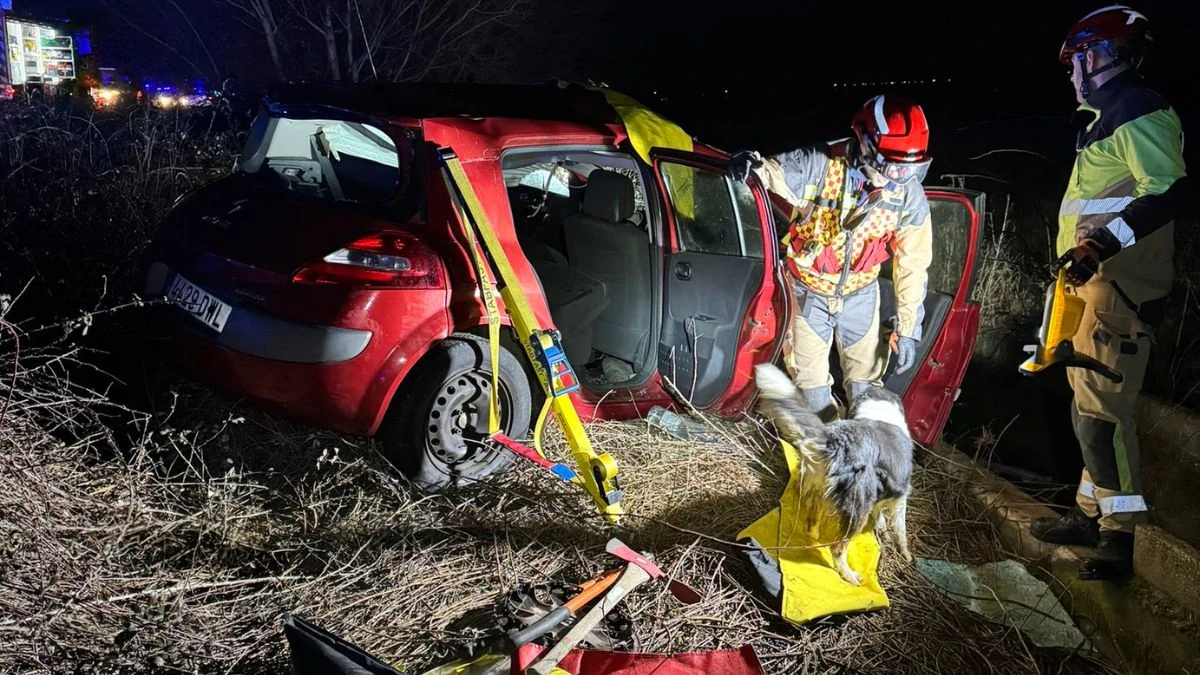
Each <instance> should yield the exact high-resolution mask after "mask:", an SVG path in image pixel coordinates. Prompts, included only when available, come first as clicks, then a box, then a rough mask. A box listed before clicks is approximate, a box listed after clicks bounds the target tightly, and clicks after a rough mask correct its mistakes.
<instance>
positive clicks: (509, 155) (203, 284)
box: [145, 85, 983, 487]
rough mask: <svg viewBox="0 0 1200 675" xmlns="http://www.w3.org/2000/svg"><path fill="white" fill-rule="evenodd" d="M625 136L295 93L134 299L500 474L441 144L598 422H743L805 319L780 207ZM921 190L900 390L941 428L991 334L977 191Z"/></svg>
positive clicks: (448, 90) (537, 118)
mask: <svg viewBox="0 0 1200 675" xmlns="http://www.w3.org/2000/svg"><path fill="white" fill-rule="evenodd" d="M627 138H628V134H627V131H626V129H625V127H624V126H623V125H622V123H621V121H620V119H619V118H618V117H617V115H616V114H615V111H614V110H613V109H612V108H611V107H609V106H608V104H607V103H606V101H605V100H604V98H603V96H602V95H601V94H599V93H596V92H592V91H588V90H578V91H577V90H575V89H558V88H555V87H538V86H521V87H510V86H500V85H469V86H467V85H389V86H384V85H361V86H353V87H344V88H339V87H325V86H317V85H291V86H287V87H284V88H282V89H281V90H280V91H279V92H277V93H276V94H275V95H273V96H272V97H270V99H269V102H268V103H267V104H265V105H264V107H263V108H262V110H261V113H260V115H259V117H258V119H257V121H256V122H255V123H254V125H253V128H252V130H251V132H250V134H249V137H248V138H247V140H246V144H245V148H244V150H243V152H242V154H241V157H240V158H239V160H238V162H237V165H236V169H235V171H234V172H233V174H232V175H231V176H229V177H226V178H222V179H220V180H217V181H215V182H213V183H211V184H209V185H206V186H204V187H201V188H199V189H197V190H195V191H193V192H191V193H190V194H188V195H186V196H184V197H182V198H181V199H180V200H179V201H178V203H177V204H176V205H175V206H174V208H173V209H172V210H171V211H170V213H169V214H168V215H167V216H166V218H165V220H164V221H163V222H162V225H161V229H160V231H159V232H158V234H157V236H156V238H155V239H154V242H153V245H152V246H151V248H150V250H149V253H148V257H147V260H146V264H145V292H146V293H147V294H148V296H149V297H166V298H168V299H169V300H171V301H172V303H171V304H173V305H174V306H167V307H160V308H158V309H161V310H163V311H164V312H165V313H164V314H163V315H161V316H160V318H159V320H158V321H157V323H156V324H155V325H156V326H157V327H158V328H160V329H162V330H163V331H164V332H165V335H166V336H167V337H168V338H169V339H168V340H167V341H166V344H167V345H168V346H169V349H170V352H171V354H172V355H173V356H174V358H175V360H177V362H178V363H180V364H181V365H182V366H183V367H184V368H186V369H187V370H188V371H189V372H190V373H191V374H192V376H194V377H195V378H197V379H198V380H200V381H202V382H205V383H208V384H210V385H212V386H214V387H215V388H217V389H219V390H221V391H224V392H226V393H229V394H232V395H235V396H239V397H246V398H248V399H249V400H250V401H252V402H254V404H256V405H258V406H260V407H261V408H263V409H266V410H269V411H273V412H276V413H279V414H282V415H285V416H287V417H289V418H292V419H296V420H299V421H302V422H306V423H308V424H311V425H315V426H317V427H321V428H326V429H332V430H336V431H339V432H343V433H347V434H352V435H359V436H377V437H379V438H380V440H381V442H382V446H383V448H384V449H385V450H386V453H387V455H388V457H389V458H390V459H391V460H392V461H393V462H394V463H395V464H396V465H397V466H398V467H399V468H400V469H401V470H402V471H403V472H404V473H406V474H407V475H409V476H417V477H420V479H421V481H422V482H424V483H426V484H432V485H434V486H435V487H442V486H449V485H451V484H453V483H455V482H456V481H458V480H475V479H479V478H482V477H484V476H486V475H488V474H489V473H491V472H493V471H495V470H497V469H499V468H502V467H503V466H504V465H505V464H506V463H507V462H508V461H509V453H508V452H507V451H505V450H496V449H494V448H492V447H491V446H490V445H489V444H485V443H482V442H481V441H483V440H484V439H486V437H487V421H488V420H487V418H488V415H487V402H488V395H489V387H490V386H491V377H490V370H489V368H490V366H489V359H488V357H487V353H488V350H487V347H486V341H485V340H484V336H485V335H486V321H487V320H486V314H485V312H484V308H483V306H482V303H481V301H480V299H479V293H478V287H477V285H476V281H475V277H474V273H473V272H472V266H471V264H470V259H469V257H468V252H467V249H466V238H465V236H464V234H463V229H462V227H461V225H460V223H459V222H458V220H457V217H456V215H455V212H454V210H453V208H452V204H451V202H450V200H449V198H448V195H447V192H446V188H445V185H444V184H443V182H442V180H441V177H440V175H439V173H438V171H439V170H438V168H437V166H436V165H435V163H434V162H435V159H434V155H435V153H434V152H433V150H434V149H435V148H438V147H450V148H452V149H453V150H454V151H455V152H456V153H457V155H458V156H459V157H460V158H461V160H462V161H463V164H464V166H465V167H466V171H467V173H468V176H469V177H470V180H471V181H472V184H473V187H474V189H475V191H476V192H477V193H478V195H479V197H480V199H481V201H482V203H483V205H484V207H485V208H486V210H487V212H488V213H487V215H488V218H489V219H490V221H491V223H492V224H493V226H494V228H495V229H496V233H497V236H498V237H499V239H500V240H501V242H502V244H503V246H504V248H505V251H506V253H507V254H508V256H509V257H510V258H511V259H512V260H513V261H514V266H515V270H516V274H517V275H518V276H519V278H521V279H522V280H523V287H524V288H525V289H526V290H527V291H528V292H529V293H530V296H531V301H532V303H533V305H534V307H535V311H536V312H538V313H539V315H540V318H541V320H543V321H549V320H553V323H554V324H555V325H556V326H557V328H558V329H559V330H560V331H561V333H562V339H563V346H564V349H565V350H566V353H567V356H568V358H569V360H570V361H571V363H572V364H573V366H574V367H575V369H576V372H577V373H578V375H579V377H580V380H581V383H582V389H581V390H580V391H578V392H576V393H574V394H572V396H573V397H574V401H575V404H576V407H577V409H578V410H579V411H580V414H581V416H582V417H583V418H584V419H585V420H587V419H628V418H633V417H636V416H639V415H644V414H645V413H646V412H647V411H648V410H649V409H650V408H652V407H653V406H656V405H661V406H664V407H669V406H672V405H673V403H674V399H673V398H672V393H671V387H670V386H669V385H668V382H672V383H674V388H675V389H677V390H678V392H679V395H682V396H683V397H686V398H688V399H689V400H690V401H691V404H692V405H693V406H695V407H696V408H698V409H701V410H705V411H711V412H713V413H715V414H717V415H722V416H726V417H738V416H741V415H742V414H744V413H745V412H746V411H747V410H748V408H749V406H750V404H751V403H752V401H753V399H754V396H755V393H756V392H755V389H754V384H753V372H754V370H753V368H754V366H755V365H756V364H759V363H765V362H774V361H776V360H777V359H778V358H779V353H780V348H781V340H782V338H783V336H784V333H785V330H786V326H787V325H788V320H789V318H790V317H789V313H790V308H789V303H788V302H787V299H786V296H785V293H786V291H785V286H784V274H785V271H784V267H783V265H782V263H781V261H780V253H779V245H778V242H779V238H778V237H779V235H778V232H779V231H780V228H782V226H783V223H784V222H785V221H786V218H785V217H784V215H783V211H782V210H781V205H782V202H781V201H780V200H779V198H778V197H776V196H773V195H768V194H767V193H766V192H765V191H764V190H763V188H762V187H761V186H760V185H759V184H758V183H757V181H751V184H750V185H749V186H747V185H744V184H742V183H739V182H736V181H732V180H730V179H728V178H727V177H726V174H725V172H724V167H725V162H726V160H727V155H726V153H724V152H721V151H719V150H716V149H714V148H712V147H710V146H708V145H705V144H702V143H696V144H695V151H694V152H680V151H676V150H666V149H661V148H660V149H656V150H654V151H653V153H652V155H651V157H652V160H653V161H652V162H650V163H647V162H645V161H643V160H642V159H641V158H640V157H639V156H638V155H637V154H636V153H634V152H633V151H632V149H631V148H630V146H629V143H628V141H627ZM667 169H669V171H670V176H668V175H667V173H664V170H667ZM672 177H673V179H672ZM681 180H682V181H684V182H686V183H688V184H689V185H690V186H691V187H690V188H689V193H688V194H689V195H690V196H689V197H688V202H687V204H688V205H687V208H686V209H681V208H680V206H679V192H678V189H679V188H678V185H679V184H681V183H680V181H681ZM928 192H929V197H930V201H931V205H932V212H933V224H934V227H935V228H936V230H937V233H936V235H935V242H936V246H937V250H936V262H935V266H934V268H933V269H932V270H931V271H930V284H929V297H928V300H927V302H926V305H925V313H924V336H925V337H924V340H923V341H922V342H921V346H920V350H921V351H920V353H919V354H918V360H917V364H916V365H915V366H914V367H913V368H912V369H910V370H909V371H908V372H906V373H905V374H904V375H903V376H894V375H889V377H888V378H887V386H888V387H889V388H891V389H893V390H895V391H897V392H900V393H903V394H904V396H905V401H906V404H907V408H908V414H909V422H910V426H911V427H912V430H913V432H914V436H915V437H916V438H917V440H918V441H920V442H923V443H927V444H930V443H933V442H935V441H936V440H937V439H938V438H939V437H940V435H941V432H942V429H943V426H944V424H945V422H946V419H947V417H948V415H949V413H950V409H951V406H952V405H953V402H954V400H955V399H956V398H957V391H958V386H959V384H960V381H961V379H962V376H963V373H964V372H965V369H966V367H967V364H968V361H969V359H970V355H971V350H972V346H973V344H974V341H975V334H976V331H977V328H978V320H979V307H978V306H977V305H976V304H974V303H972V302H970V300H969V298H970V288H971V285H972V283H973V280H974V277H975V268H976V261H977V257H976V250H977V247H978V243H979V214H980V213H981V212H982V210H983V209H982V205H983V202H982V200H983V197H982V195H980V194H978V193H974V192H968V191H964V190H955V189H951V188H940V187H939V188H930V189H929V190H928ZM889 274H890V272H885V274H884V276H883V278H882V279H881V281H880V283H881V284H882V286H883V289H884V292H883V294H882V295H883V298H884V300H883V302H884V312H885V313H886V312H890V311H891V310H890V308H889V305H888V303H893V304H894V299H893V298H892V297H891V283H890V277H889V276H888V275H889ZM885 316H887V314H885ZM506 332H507V331H506ZM834 359H836V356H835V357H834ZM499 382H500V385H499V386H500V389H501V391H500V395H499V398H500V409H501V417H502V430H503V431H504V433H506V434H508V435H509V436H512V437H515V438H521V437H524V436H526V434H527V433H528V430H529V428H530V426H531V421H532V419H533V418H534V417H535V416H536V414H537V412H538V410H539V408H540V405H541V401H542V398H541V397H542V394H541V390H540V388H539V385H538V383H537V380H536V378H535V377H534V376H533V374H532V371H531V370H530V368H529V365H528V363H527V362H526V360H525V355H524V353H523V352H522V351H521V349H520V348H518V347H516V346H515V344H514V343H512V342H511V340H507V341H506V345H505V349H504V350H503V351H502V355H501V359H500V373H499Z"/></svg>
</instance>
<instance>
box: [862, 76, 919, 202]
mask: <svg viewBox="0 0 1200 675" xmlns="http://www.w3.org/2000/svg"><path fill="white" fill-rule="evenodd" d="M850 127H851V128H852V129H853V130H854V135H855V137H856V138H857V139H858V143H859V146H860V147H861V148H862V150H863V153H862V154H863V157H864V159H865V160H866V161H867V163H868V164H870V165H871V166H872V167H874V168H875V169H876V170H877V171H879V172H880V173H882V174H883V175H884V176H887V178H888V179H889V180H891V181H894V182H896V183H908V182H910V181H912V180H913V179H916V180H917V182H920V181H922V180H924V179H925V173H926V172H927V171H928V170H929V163H930V162H931V161H932V158H930V157H929V155H928V152H929V122H928V121H927V120H926V119H925V111H924V110H922V109H921V106H919V105H917V104H915V103H912V102H910V101H907V100H905V99H903V98H900V97H896V96H884V95H883V94H880V95H878V96H876V97H874V98H872V99H871V100H869V101H867V102H866V103H865V104H863V107H862V108H861V109H860V110H859V111H858V113H857V114H855V115H854V119H853V120H852V121H851V123H850Z"/></svg>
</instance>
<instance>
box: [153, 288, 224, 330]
mask: <svg viewBox="0 0 1200 675" xmlns="http://www.w3.org/2000/svg"><path fill="white" fill-rule="evenodd" d="M166 298H167V302H170V303H171V304H173V305H176V306H178V307H179V308H180V309H182V310H183V311H185V312H187V313H188V314H189V315H191V317H192V318H194V319H196V320H197V321H199V322H200V323H202V324H204V325H205V326H208V327H209V328H211V329H213V330H215V331H217V332H218V333H220V332H221V331H223V330H225V322H226V321H227V320H228V319H229V314H230V312H232V311H233V307H231V306H230V305H227V304H225V303H224V302H221V301H220V300H218V299H217V298H216V297H214V296H213V294H212V293H209V292H208V291H206V290H204V289H203V288H200V287H199V286H197V285H196V284H193V283H192V282H190V281H188V280H187V279H184V278H183V277H182V276H180V275H178V274H176V275H175V276H173V277H172V278H171V280H170V281H169V282H167V293H166Z"/></svg>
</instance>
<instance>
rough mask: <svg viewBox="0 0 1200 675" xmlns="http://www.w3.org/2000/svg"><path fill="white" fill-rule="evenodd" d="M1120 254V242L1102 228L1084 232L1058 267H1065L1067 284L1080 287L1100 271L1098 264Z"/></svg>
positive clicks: (1064, 255)
mask: <svg viewBox="0 0 1200 675" xmlns="http://www.w3.org/2000/svg"><path fill="white" fill-rule="evenodd" d="M1120 252H1121V242H1120V241H1117V238H1116V236H1114V235H1113V233H1112V232H1109V231H1108V230H1107V229H1104V228H1096V229H1093V230H1089V231H1088V232H1085V233H1084V234H1083V236H1082V237H1081V238H1080V240H1079V244H1078V245H1077V246H1075V248H1073V249H1071V250H1069V251H1067V252H1066V253H1065V254H1063V257H1062V258H1059V264H1060V265H1064V264H1065V265H1067V282H1068V283H1070V284H1071V285H1073V286H1082V285H1084V284H1086V283H1087V282H1088V280H1089V279H1091V278H1092V276H1093V275H1095V274H1096V271H1097V270H1099V269H1100V263H1102V262H1104V261H1105V260H1108V259H1109V258H1111V257H1113V256H1114V255H1116V254H1118V253H1120Z"/></svg>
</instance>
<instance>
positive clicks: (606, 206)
mask: <svg viewBox="0 0 1200 675" xmlns="http://www.w3.org/2000/svg"><path fill="white" fill-rule="evenodd" d="M633 208H634V202H633V181H632V180H630V179H629V178H628V177H627V176H625V175H623V174H619V173H617V172H616V171H607V170H605V169H595V170H593V171H592V172H591V173H590V174H588V180H587V190H586V191H585V192H584V193H583V213H584V215H587V216H591V217H592V218H599V219H600V220H607V221H608V222H610V223H619V222H621V221H622V220H628V219H629V218H630V217H632V216H633Z"/></svg>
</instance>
